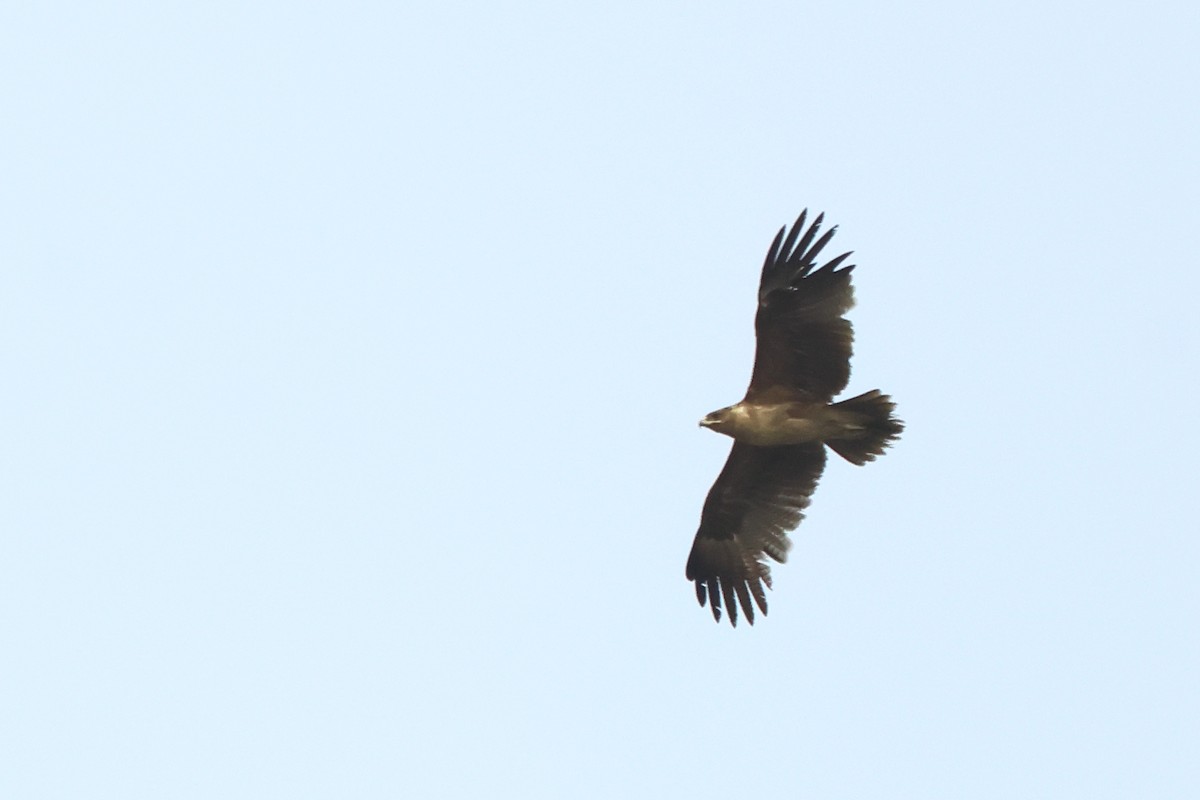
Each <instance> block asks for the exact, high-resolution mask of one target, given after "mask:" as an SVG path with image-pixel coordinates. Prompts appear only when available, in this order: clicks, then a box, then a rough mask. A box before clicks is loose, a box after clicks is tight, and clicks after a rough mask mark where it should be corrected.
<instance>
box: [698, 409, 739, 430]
mask: <svg viewBox="0 0 1200 800" xmlns="http://www.w3.org/2000/svg"><path fill="white" fill-rule="evenodd" d="M730 411H731V408H728V407H727V408H720V409H717V410H716V411H714V412H712V413H711V414H709V415H708V416H706V417H705V418H704V419H702V420H700V427H701V428H708V429H709V430H710V431H716V432H717V433H721V432H722V431H724V430H725V429H726V428H728V427H729V423H730V417H731V416H732V415H731V413H730Z"/></svg>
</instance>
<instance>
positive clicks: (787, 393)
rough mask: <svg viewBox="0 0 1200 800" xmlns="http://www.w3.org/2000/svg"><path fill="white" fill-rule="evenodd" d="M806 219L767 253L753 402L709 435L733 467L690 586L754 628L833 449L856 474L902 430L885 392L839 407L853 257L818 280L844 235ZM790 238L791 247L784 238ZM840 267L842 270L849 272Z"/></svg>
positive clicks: (850, 338) (706, 515)
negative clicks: (729, 442)
mask: <svg viewBox="0 0 1200 800" xmlns="http://www.w3.org/2000/svg"><path fill="white" fill-rule="evenodd" d="M807 214H808V212H807V210H806V211H804V212H802V213H801V214H800V216H799V218H798V219H797V220H796V223H795V225H793V226H792V229H791V231H790V232H788V231H787V227H786V226H785V227H783V228H781V229H780V230H779V233H778V235H776V237H775V241H773V242H772V243H771V248H770V250H768V251H767V258H766V261H765V262H764V264H763V270H762V278H761V280H760V282H759V290H758V313H757V315H756V316H755V319H754V329H755V333H756V335H757V338H758V349H757V352H756V353H755V357H754V372H753V374H752V375H751V378H750V387H749V389H747V391H746V396H745V398H744V399H743V400H742V401H741V402H740V403H738V404H736V405H733V406H729V407H727V408H723V409H720V410H719V411H714V412H713V413H711V414H709V415H708V416H707V417H705V418H704V419H703V420H701V422H700V424H701V425H703V426H704V427H707V428H711V429H713V430H715V431H717V432H718V433H724V434H726V435H728V436H731V437H733V439H734V444H733V449H732V450H731V451H730V453H729V459H728V460H727V461H726V462H725V468H724V469H722V470H721V474H720V475H719V476H718V477H717V480H716V483H714V484H713V487H712V489H711V490H710V491H709V493H708V499H707V500H705V502H704V511H703V513H702V514H701V516H700V530H699V531H697V533H696V539H695V541H694V542H693V544H692V552H691V555H690V556H689V557H688V563H687V573H686V574H687V577H688V580H691V581H694V582H695V584H696V597H697V598H698V599H699V601H700V605H704V604H705V603H707V604H708V605H709V606H710V608H711V609H712V613H713V618H714V619H716V620H717V621H720V619H721V609H722V606H723V607H724V608H725V609H726V610H728V612H729V621H730V622H731V623H732V624H733V625H737V619H738V608H739V606H740V607H741V610H742V612H743V613H744V614H745V616H746V620H747V621H748V622H750V624H754V607H755V606H757V607H758V609H759V610H760V611H761V612H762V613H763V614H766V613H767V599H766V592H765V590H764V588H763V587H764V586H766V587H767V588H770V586H771V568H770V566H769V565H768V564H767V560H766V559H767V557H770V558H772V559H774V560H775V561H778V562H780V563H782V562H784V561H785V560H786V559H787V551H788V548H789V547H790V546H791V543H790V542H789V541H788V537H787V534H788V532H789V531H791V530H793V529H794V528H795V527H796V526H797V525H799V524H800V520H801V519H802V518H803V516H804V513H803V511H804V509H805V508H807V507H808V503H809V499H810V498H811V497H812V493H813V491H814V490H815V489H816V486H817V481H818V480H819V479H820V477H821V472H822V471H823V470H824V468H825V447H826V446H828V447H829V448H830V449H832V450H833V451H834V452H836V453H838V454H839V455H841V456H842V457H843V458H845V459H846V460H848V461H850V462H851V463H854V464H864V463H866V462H867V461H873V460H874V459H875V457H876V456H878V455H881V454H882V453H883V450H884V448H885V447H887V446H888V445H889V444H890V443H891V442H892V441H893V440H894V439H896V437H897V436H899V434H900V432H901V431H902V430H903V429H904V424H903V423H902V422H900V420H898V419H896V418H895V417H894V416H892V411H893V409H894V405H893V404H892V402H891V399H890V398H889V397H888V396H887V395H884V394H881V393H880V392H879V391H878V390H874V391H870V392H867V393H866V394H862V395H859V396H857V397H852V398H850V399H848V400H843V401H841V402H840V403H834V402H833V398H834V397H835V396H836V395H837V394H839V393H840V392H841V391H842V390H843V389H845V388H846V384H847V383H848V382H849V380H850V355H851V352H852V350H853V342H854V333H853V329H852V328H851V325H850V322H849V321H848V320H846V319H845V317H844V316H843V315H844V314H845V313H846V312H847V311H849V310H850V308H851V307H852V306H853V305H854V289H853V287H852V286H851V285H850V273H851V272H852V271H853V269H854V265H853V264H850V265H846V266H844V267H843V266H842V264H843V262H845V260H846V259H847V258H849V257H850V253H843V254H842V255H840V256H838V257H836V258H834V259H832V260H831V261H829V262H828V263H826V264H825V265H823V266H822V267H820V268H819V269H815V267H816V262H817V257H818V256H819V255H820V253H821V251H822V250H823V249H824V248H825V246H826V245H827V244H829V240H830V239H832V238H833V234H834V232H835V231H836V230H837V228H836V227H834V228H831V229H830V230H829V231H827V232H826V233H825V234H824V235H822V236H820V238H817V237H818V234H819V233H820V230H821V223H822V222H823V221H824V214H821V215H819V216H817V218H816V219H815V220H813V222H812V225H810V226H809V227H808V229H807V230H805V229H804V224H805V220H806V218H807ZM785 233H786V238H785ZM839 267H840V269H839Z"/></svg>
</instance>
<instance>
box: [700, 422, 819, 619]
mask: <svg viewBox="0 0 1200 800" xmlns="http://www.w3.org/2000/svg"><path fill="white" fill-rule="evenodd" d="M824 468H825V446H824V445H823V444H821V443H820V442H814V443H812V444H796V445H784V446H782V447H756V446H754V445H749V444H744V443H742V442H734V444H733V449H732V450H731V451H730V453H729V460H727V461H726V462H725V468H724V469H722V470H721V474H720V475H719V476H717V481H716V483H714V484H713V487H712V489H710V490H709V492H708V499H707V500H705V501H704V513H703V514H701V516H700V530H699V531H697V533H696V540H695V541H694V542H693V543H692V553H691V555H690V556H689V557H688V563H687V577H688V580H691V581H695V582H696V597H697V599H699V600H700V605H704V604H705V602H706V601H707V603H708V604H709V605H710V606H711V607H712V613H713V617H714V618H715V619H716V620H717V621H718V622H719V621H720V620H721V605H722V599H723V600H724V606H725V608H726V609H728V611H729V621H730V622H731V623H732V624H734V625H737V617H738V601H740V603H741V606H742V611H743V612H745V614H746V619H747V621H749V623H750V624H751V625H753V624H754V606H753V605H751V602H750V598H751V597H753V598H754V602H755V603H757V604H758V608H759V610H761V611H762V613H763V614H766V613H767V598H766V593H765V592H764V591H763V584H766V585H767V587H768V588H770V586H771V568H770V567H769V566H768V565H767V561H766V556H770V557H771V558H773V559H775V560H776V561H778V562H780V563H783V562H784V561H785V560H786V559H787V551H788V548H789V547H790V546H791V542H789V541H788V538H787V534H788V531H791V530H792V529H794V528H795V527H796V526H797V525H799V524H800V520H801V518H802V517H803V516H804V514H803V509H804V508H805V507H807V506H808V501H809V497H811V496H812V493H813V490H814V489H816V487H817V481H818V480H819V479H820V477H821V471H822V470H823V469H824Z"/></svg>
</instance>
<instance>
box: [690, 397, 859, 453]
mask: <svg viewBox="0 0 1200 800" xmlns="http://www.w3.org/2000/svg"><path fill="white" fill-rule="evenodd" d="M700 424H701V425H702V426H703V427H705V428H709V429H711V430H714V431H716V432H718V433H723V434H725V435H726V436H731V437H733V438H734V439H735V440H737V441H739V442H745V443H746V444H752V445H757V446H759V447H778V446H780V445H787V444H807V443H809V442H825V441H829V440H830V439H853V438H856V437H857V436H858V435H859V434H860V433H861V432H862V431H863V425H862V415H860V414H858V413H855V412H853V411H848V410H845V409H839V408H836V407H834V406H832V405H827V404H825V403H820V402H804V401H796V400H793V401H788V402H782V403H745V402H742V403H738V404H737V405H734V406H729V407H728V408H722V409H721V410H720V411H714V412H713V413H711V414H709V415H708V416H707V417H705V418H704V419H702V420H701V421H700Z"/></svg>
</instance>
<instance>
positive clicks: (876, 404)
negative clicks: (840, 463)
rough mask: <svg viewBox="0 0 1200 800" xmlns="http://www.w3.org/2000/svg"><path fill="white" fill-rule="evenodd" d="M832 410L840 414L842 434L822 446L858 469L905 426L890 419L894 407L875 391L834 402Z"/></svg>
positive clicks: (892, 439)
mask: <svg viewBox="0 0 1200 800" xmlns="http://www.w3.org/2000/svg"><path fill="white" fill-rule="evenodd" d="M831 408H833V409H834V410H836V411H839V412H842V413H840V414H839V415H838V416H840V417H841V418H842V420H843V422H844V424H845V428H844V431H845V433H844V435H840V436H838V438H836V439H827V440H826V441H825V444H827V445H829V447H830V449H831V450H833V452H835V453H837V454H838V455H839V456H841V457H842V458H844V459H846V460H847V461H849V462H850V463H851V464H858V465H860V466H861V465H862V464H865V463H867V462H868V461H874V460H875V457H876V456H881V455H883V451H884V448H886V447H887V446H888V445H890V444H891V443H892V442H893V441H894V440H895V439H896V438H897V437H899V436H900V432H901V431H902V430H904V423H903V422H901V421H900V420H898V419H896V418H895V417H894V416H892V412H893V411H895V410H896V404H895V403H893V402H892V398H890V397H888V396H887V395H886V394H883V393H882V392H880V391H879V390H878V389H872V390H871V391H869V392H867V393H866V394H860V395H859V396H858V397H851V398H850V399H849V400H843V401H842V402H840V403H834V404H833V405H832V406H831Z"/></svg>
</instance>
